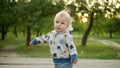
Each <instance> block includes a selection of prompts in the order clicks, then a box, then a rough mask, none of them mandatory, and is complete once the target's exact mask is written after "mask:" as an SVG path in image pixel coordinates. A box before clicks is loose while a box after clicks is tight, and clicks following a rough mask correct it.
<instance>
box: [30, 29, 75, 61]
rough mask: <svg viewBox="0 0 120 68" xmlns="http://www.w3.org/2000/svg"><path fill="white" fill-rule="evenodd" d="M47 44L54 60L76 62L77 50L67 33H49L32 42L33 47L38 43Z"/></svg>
mask: <svg viewBox="0 0 120 68" xmlns="http://www.w3.org/2000/svg"><path fill="white" fill-rule="evenodd" d="M44 42H48V43H49V45H50V52H51V54H52V57H53V58H54V60H56V59H63V60H64V59H67V60H68V59H70V61H71V60H77V50H76V47H75V44H74V42H73V40H72V37H71V35H70V34H69V33H68V32H59V33H58V32H56V31H52V32H49V33H48V34H47V35H45V36H41V37H36V38H35V39H33V40H32V43H33V44H34V45H36V44H38V43H40V44H41V43H44Z"/></svg>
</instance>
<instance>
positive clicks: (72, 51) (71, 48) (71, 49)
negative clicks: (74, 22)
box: [65, 34, 77, 60]
mask: <svg viewBox="0 0 120 68" xmlns="http://www.w3.org/2000/svg"><path fill="white" fill-rule="evenodd" d="M65 40H66V44H67V45H68V49H69V52H70V56H71V60H77V50H76V46H75V44H74V42H73V39H72V37H71V35H69V34H67V35H66V36H65Z"/></svg>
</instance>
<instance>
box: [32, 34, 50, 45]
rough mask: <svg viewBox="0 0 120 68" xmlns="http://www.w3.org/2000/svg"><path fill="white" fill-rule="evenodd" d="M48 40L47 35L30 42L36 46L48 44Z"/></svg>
mask: <svg viewBox="0 0 120 68" xmlns="http://www.w3.org/2000/svg"><path fill="white" fill-rule="evenodd" d="M48 40H49V33H48V34H47V35H44V36H40V37H36V38H35V39H33V40H32V43H33V45H37V44H42V43H46V42H48Z"/></svg>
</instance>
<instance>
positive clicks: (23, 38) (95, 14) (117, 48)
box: [0, 0, 120, 59]
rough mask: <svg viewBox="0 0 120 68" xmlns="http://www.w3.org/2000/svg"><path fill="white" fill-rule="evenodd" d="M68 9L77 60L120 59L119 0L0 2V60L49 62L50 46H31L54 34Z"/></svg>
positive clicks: (20, 0)
mask: <svg viewBox="0 0 120 68" xmlns="http://www.w3.org/2000/svg"><path fill="white" fill-rule="evenodd" d="M65 8H69V9H71V10H72V17H73V28H74V30H73V39H74V42H75V44H76V47H77V50H78V58H90V59H120V0H0V57H40V58H50V57H51V55H50V53H49V45H48V44H46V43H45V44H39V45H37V46H35V47H30V46H29V42H30V41H31V40H32V39H33V38H35V37H37V36H42V35H45V34H46V33H48V32H49V31H52V30H53V29H54V28H53V24H54V16H55V14H56V13H57V12H59V11H61V10H63V9H65Z"/></svg>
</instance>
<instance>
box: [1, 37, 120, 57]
mask: <svg viewBox="0 0 120 68" xmlns="http://www.w3.org/2000/svg"><path fill="white" fill-rule="evenodd" d="M25 38H26V37H24V36H19V37H18V38H15V37H13V36H8V37H7V39H6V40H5V41H2V42H1V43H0V47H3V45H15V46H17V50H16V51H17V52H18V54H20V55H21V56H24V57H40V58H51V54H50V49H49V45H48V44H46V43H45V44H39V45H37V46H34V47H29V46H26V45H25V42H26V41H25ZM0 41H1V40H0ZM74 42H75V45H76V47H77V50H78V58H88V59H120V56H118V53H119V50H118V49H117V48H114V47H112V46H107V45H104V44H102V43H100V42H97V41H95V40H90V39H88V43H87V45H86V46H84V47H83V46H81V38H79V37H75V38H74Z"/></svg>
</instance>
